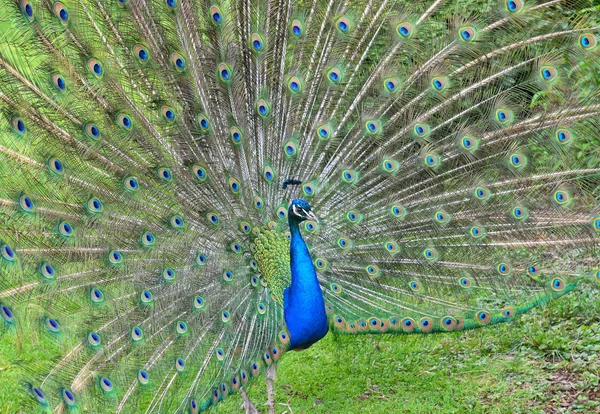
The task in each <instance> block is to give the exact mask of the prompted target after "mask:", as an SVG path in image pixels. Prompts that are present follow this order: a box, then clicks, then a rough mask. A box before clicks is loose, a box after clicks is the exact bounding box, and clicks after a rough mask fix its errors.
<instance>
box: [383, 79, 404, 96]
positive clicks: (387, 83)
mask: <svg viewBox="0 0 600 414" xmlns="http://www.w3.org/2000/svg"><path fill="white" fill-rule="evenodd" d="M383 86H384V87H385V90H386V91H387V92H389V93H396V92H397V91H398V87H399V86H400V81H399V80H398V79H396V78H386V79H384V80H383Z"/></svg>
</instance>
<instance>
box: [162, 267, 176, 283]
mask: <svg viewBox="0 0 600 414" xmlns="http://www.w3.org/2000/svg"><path fill="white" fill-rule="evenodd" d="M162 278H163V279H164V280H165V281H167V282H172V281H174V280H175V270H173V269H171V268H169V267H165V268H164V269H163V271H162Z"/></svg>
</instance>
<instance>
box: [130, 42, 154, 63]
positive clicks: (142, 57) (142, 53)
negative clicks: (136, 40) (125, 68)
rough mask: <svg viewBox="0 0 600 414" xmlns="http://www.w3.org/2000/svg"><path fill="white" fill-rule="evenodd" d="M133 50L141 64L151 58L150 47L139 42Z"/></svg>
mask: <svg viewBox="0 0 600 414" xmlns="http://www.w3.org/2000/svg"><path fill="white" fill-rule="evenodd" d="M131 52H132V53H133V56H134V57H135V58H136V59H137V61H138V62H139V63H141V64H145V63H147V62H148V60H149V59H150V54H149V53H148V49H146V48H145V47H144V46H143V45H140V44H137V45H135V46H133V48H132V50H131Z"/></svg>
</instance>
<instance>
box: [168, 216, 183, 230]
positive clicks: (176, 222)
mask: <svg viewBox="0 0 600 414" xmlns="http://www.w3.org/2000/svg"><path fill="white" fill-rule="evenodd" d="M169 224H170V225H171V227H172V228H174V229H180V228H182V227H183V219H182V218H181V217H180V216H171V218H169Z"/></svg>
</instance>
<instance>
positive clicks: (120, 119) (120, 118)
mask: <svg viewBox="0 0 600 414" xmlns="http://www.w3.org/2000/svg"><path fill="white" fill-rule="evenodd" d="M115 120H116V122H117V125H119V126H120V127H122V128H123V129H125V130H127V131H130V130H131V128H133V121H132V120H131V118H130V117H129V115H125V114H119V115H117V117H116V119H115Z"/></svg>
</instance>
